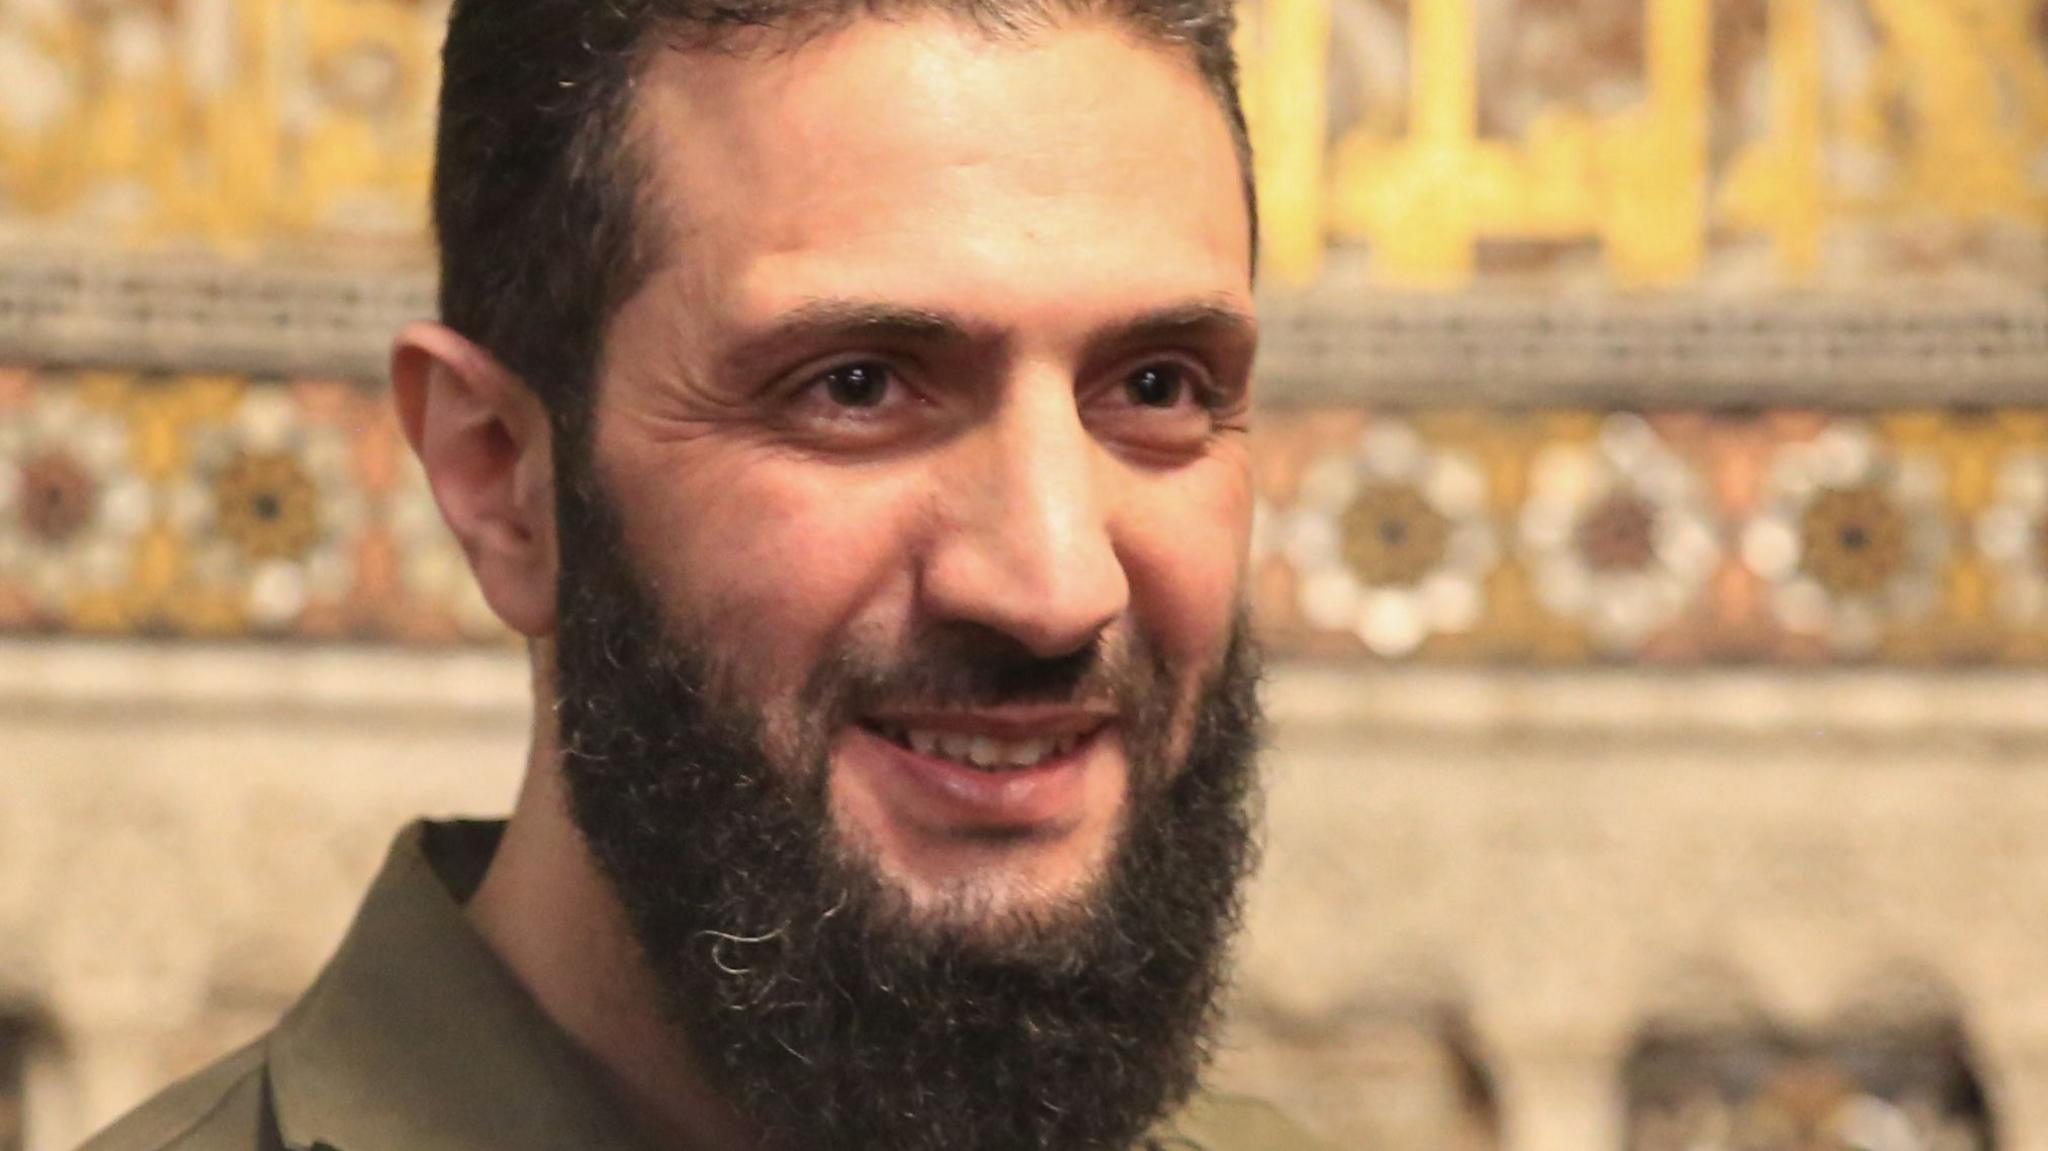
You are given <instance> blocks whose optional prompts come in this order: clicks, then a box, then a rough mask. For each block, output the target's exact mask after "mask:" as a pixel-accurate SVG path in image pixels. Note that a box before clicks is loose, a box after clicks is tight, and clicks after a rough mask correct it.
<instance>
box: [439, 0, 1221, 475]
mask: <svg viewBox="0 0 2048 1151" xmlns="http://www.w3.org/2000/svg"><path fill="white" fill-rule="evenodd" d="M923 12H936V13H943V14H946V15H949V16H952V17H955V18H957V19H960V20H962V21H965V22H967V23H969V24H971V25H972V26H974V27H976V28H978V29H980V30H982V31H984V32H985V33H986V34H988V35H990V36H991V37H1010V36H1027V35H1030V34H1032V33H1033V32H1035V31H1038V30H1042V29H1044V28H1047V27H1049V26H1051V24H1052V23H1053V22H1054V20H1055V19H1056V18H1058V17H1060V16H1099V17H1102V18H1106V19H1109V20H1112V21H1114V22H1116V23H1118V24H1120V25H1121V26H1123V27H1125V28H1127V29H1129V30H1131V31H1134V32H1136V33H1137V34H1139V35H1140V36H1142V37H1144V38H1146V39H1148V40H1151V41H1153V42H1157V43H1161V44H1167V45H1173V46H1177V47H1184V48H1186V49H1188V50H1189V51H1190V52H1191V53H1192V54H1193V57H1194V62H1195V64H1196V66H1197V68H1198V69H1199V70H1200V72H1201V75H1202V77H1203V79H1204V81H1205V82H1206V83H1207V84H1208V86H1209V87H1210V89H1211V90H1212V91H1213V92H1214V94H1215V96H1216V98H1217V101H1218V102H1219V103H1220V104H1221V106H1222V108H1223V112H1224V114H1225V117H1226V118H1227V119H1228V121H1229V125H1230V130H1231V133H1232V135H1233V138H1234V140H1235V142H1236V145H1237V152H1238V160H1239V163H1240V166H1241V168H1242V171H1243V173H1244V180H1245V194H1246V203H1247V206H1248V207H1251V208H1253V217H1252V218H1253V220H1254V224H1253V227H1254V247H1256V227H1257V224H1256V220H1257V215H1256V210H1255V206H1254V205H1253V200H1252V190H1251V145H1250V142H1249V138H1248V136H1247V133H1246V130H1245V120H1244V112H1243V109H1242V107H1241V105H1240V104H1239V101H1238V92H1237V59H1236V55H1235V53H1234V52H1233V50H1232V47H1231V33H1232V31H1233V29H1234V17H1233V14H1232V10H1231V0H456V3H455V5H454V10H453V12H452V13H451V15H450V17H449V25H448V38H447V42H446V46H445V47H444V48H443V50H442V79H441V102H440V117H439V123H438V132H437V137H436V143H435V150H434V199H433V210H434V232H435V236H436V239H437V241H438V243H439V246H440V254H441V287H440V304H441V318H442V321H443V322H444V323H446V324H448V325H449V326H450V327H452V328H454V329H455V330H456V331H458V332H461V333H462V334H463V335H464V336H466V337H468V338H469V339H471V340H474V341H475V342H476V343H478V344H480V345H482V346H483V347H484V348H486V349H487V350H489V351H490V352H491V354H492V355H493V356H495V357H496V358H497V359H498V361H499V362H500V363H502V364H503V365H505V367H506V368H508V369H510V370H511V371H512V372H514V373H516V374H517V375H518V376H520V377H521V378H522V379H523V380H525V381H526V383H527V386H529V387H531V388H532V389H533V390H534V391H535V393H536V394H537V395H538V396H539V397H540V399H541V402H542V403H543V404H544V405H545V406H546V407H547V410H548V413H549V416H550V419H551V420H552V421H553V423H554V426H555V428H556V433H557V435H558V437H559V436H561V435H563V434H565V433H566V434H569V435H572V436H576V437H578V438H580V436H581V433H582V432H583V431H584V430H586V421H587V420H588V418H589V413H590V409H591V407H592V403H591V392H592V390H593V388H594V385H595V381H596V378H597V374H598V371H599V369H600V366H601V360H602V356H603V346H604V333H605V329H606V327H607V326H608V325H609V323H610V320H611V318H612V316H613V314H614V313H615V312H616V311H617V310H618V308H619V307H620V306H621V305H622V304H623V303H624V302H625V301H626V300H627V299H628V298H630V297H631V296H632V295H633V294H634V293H635V292H637V291H638V290H639V289H640V287H641V285H642V283H644V281H645V279H646V277H647V275H648V274H649V273H650V271H651V270H652V267H653V264H654V260H655V255H656V252H657V251H658V246H657V243H656V239H657V237H652V236H649V235H648V234H647V230H646V227H645V225H644V222H643V221H640V220H638V219H637V218H636V215H637V213H636V210H635V209H636V206H637V205H638V203H639V200H640V196H641V190H642V188H643V187H644V184H645V180H646V175H647V169H646V165H645V163H644V162H643V160H642V158H640V157H637V156H636V155H635V154H634V150H633V149H632V148H631V147H630V141H629V139H628V137H627V131H626V126H627V124H628V123H629V121H630V119H631V116H632V99H633V88H634V81H635V79H636V76H637V74H638V72H639V69H640V67H641V65H642V63H643V62H644V61H645V59H646V58H647V56H648V55H649V52H648V49H649V46H650V45H653V44H655V43H656V42H657V40H658V41H659V44H660V45H661V46H664V47H666V46H674V47H680V48H685V49H692V50H719V49H726V48H730V47H732V46H733V45H735V44H736V43H737V42H738V40H739V38H740V37H741V36H743V35H747V34H750V33H751V34H756V35H758V34H760V33H763V32H765V33H768V34H771V35H779V36H783V37H786V38H788V39H789V40H790V41H791V42H800V41H801V40H802V39H805V38H809V37H812V36H816V35H819V34H822V33H826V32H829V31H831V30H833V29H836V28H838V27H841V26H843V25H844V24H845V23H847V22H849V21H851V20H854V19H856V18H859V17H862V16H878V17H889V16H896V15H915V14H919V13H923Z"/></svg>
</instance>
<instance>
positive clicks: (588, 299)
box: [92, 0, 1305, 1151]
mask: <svg viewBox="0 0 2048 1151" xmlns="http://www.w3.org/2000/svg"><path fill="white" fill-rule="evenodd" d="M1229 35H1230V17H1229V11H1228V8H1227V5H1226V4H1225V3H1224V0H901V2H900V3H887V2H881V0H858V2H842V0H601V2H599V0H463V2H460V3H458V4H457V5H456V9H455V12H454V14H453V17H452V21H451V27H450V30H449V36H448V41H447V48H446V55H445V74H444V89H443V93H442V104H441V121H440V139H439V146H438V154H437V158H436V159H437V168H436V184H435V218H436V225H437V233H438V236H439V240H440V244H441V249H442V257H443V289H442V292H443V298H442V307H443V315H444V319H445V326H441V325H431V324H428V325H419V326H416V327H413V328H411V329H410V330H408V331H406V332H405V333H403V334H402V335H401V337H400V338H399V340H398V344H397V348H396V350H395V353H394V356H393V375H394V380H395V390H396V394H397V399H398V404H399V408H400V411H401V414H402V417H403V423H404V426H405V429H406V432H407V434H408V436H409V438H410V439H411V441H412V443H413V446H414V447H415V449H416V450H417V452H418V454H419V457H420V459H421V461H422V463H423V464H424V466H425V468H426V471H427V474H428V476H429V478H430V479H431V481H432V485H433V490H434V493H435V496H436V498H437V500H438V501H439V504H440V506H441V509H442V512H443V514H444V515H445V517H446V519H447V521H448V523H449V525H450V526H451V527H452V528H453V530H454V532H455V534H456V535H457V536H458V537H459V538H460V540H461V542H462V544H463V546H464V548H465V549H466V552H467V554H468V557H469V559H470V562H471V564H472V566H473V568H474V570H475V573H476V576H477V579H478V580H479V582H480V584H481V586H482V589H483V592H484V594H485V596H486V597H487V598H488V600H489V601H490V603H491V605H492V607H493V608H494V609H495V610H496V612H497V613H498V614H499V615H500V616H501V617H502V618H503V619H504V620H505V621H506V623H508V624H509V625H510V626H512V627H513V628H515V629H517V630H518V631H519V632H520V633H522V634H523V635H525V636H526V637H528V639H529V641H530V650H531V653H532V660H533V668H534V684H535V692H536V696H537V698H538V700H539V701H540V703H541V706H538V707H537V708H536V721H535V729H534V735H533V752H532V759H531V762H530V764H529V770H528V776H527V780H526V784H525V788H524V791H523V793H522V795H521V797H520V799H519V802H518V805H517V808H516V811H515V813H514V815H513V816H512V818H511V820H510V822H509V824H508V825H506V826H504V827H503V828H502V829H501V828H499V827H497V826H495V825H453V824H451V825H421V826H419V827H416V828H414V829H413V830H411V831H409V832H408V833H407V834H406V835H405V836H403V837H402V838H401V839H400V841H399V843H398V845H397V847H396V848H395V849H394V851H393V854H392V859H391V862H390V863H389V864H388V865H387V869H386V872H385V874H384V876H383V877H382V878H381V879H380V880H379V881H378V883H377V885H376V887H375V888H374V889H373V890H372V892H371V894H370V896H369V899H368V901H367V902H366V904H365V906H364V909H363V911H362V913H361V915H360V917H359V918H358V921H357V923H356V925H355V927H354V928H353V930H352V932H351V934H350V937H349V939H348V940H347V941H346V942H345V943H344V944H343V946H342V949H341V951H340V953H339V955H338V956H337V957H336V959H335V960H334V962H333V964H332V965H331V966H330V968H329V969H328V971H327V972H326V973H325V974H324V975H323V976H322V978H321V980H320V982H319V983H318V984H317V985H316V986H315V987H314V989H313V990H312V991H311V992H310V993H309V994H308V995H307V997H306V998H305V999H304V1000H303V1001H302V1002H301V1003H300V1004H299V1005H298V1006H297V1007H295V1008H294V1009H293V1011H292V1012H291V1013H290V1014H289V1015H288V1016H287V1018H286V1019H285V1020H284V1021H283V1022H282V1023H281V1024H280V1025H279V1027H278V1028H277V1029H276V1030H275V1031H274V1032H273V1033H272V1034H271V1035H269V1036H267V1037H265V1038H264V1039H263V1040H261V1041H259V1042H258V1043H257V1044H255V1045H254V1046H253V1047H251V1048H250V1049H248V1050H246V1051H244V1052H242V1053H240V1054H238V1055H235V1056H233V1057H231V1058H230V1059H228V1060H227V1061H226V1062H224V1063H223V1064H221V1065H219V1066H218V1067H216V1068H214V1069H212V1070H211V1071H208V1072H206V1073H204V1074H202V1075H201V1076H199V1077H198V1078H197V1079H195V1080H192V1081H189V1082H188V1083H186V1084H183V1085H181V1086H180V1087H178V1088H175V1089H173V1090H172V1091H171V1092H170V1093H168V1094H167V1095H165V1096H164V1097H161V1098H159V1099H158V1100H156V1101H154V1102H152V1103H151V1104H149V1105H148V1106H146V1107H145V1108H144V1109H143V1110H142V1111H140V1112H138V1113H137V1114H136V1115H134V1116H131V1117H130V1118H129V1119H127V1120H125V1121H124V1122H123V1123H122V1124H121V1125H119V1126H117V1127H116V1128H115V1129H114V1130H113V1131H112V1132H110V1133H109V1134H107V1135H105V1136H102V1137H101V1139H100V1140H99V1141H97V1142H96V1143H95V1144H93V1145H92V1146H93V1147H94V1148H95V1149H96V1151H123V1149H128V1148H162V1147H177V1148H191V1149H195V1151H196V1149H201V1148H229V1147H235V1148H242V1147H251V1146H263V1147H289V1148H295V1149H310V1148H329V1149H333V1151H410V1149H414V1148H450V1149H457V1148H460V1149H468V1148H475V1149H477V1151H483V1149H485V1148H492V1149H499V1151H502V1149H505V1148H514V1149H518V1148H532V1149H534V1151H541V1149H542V1148H561V1147H571V1146H574V1147H600V1146H601V1147H620V1148H624V1147H642V1148H666V1149H673V1151H742V1149H744V1151H794V1149H818V1148H850V1149H871V1151H884V1149H887V1151H940V1149H945V1151H962V1149H989V1151H999V1149H1004V1148H1042V1149H1060V1151H1067V1149H1073V1151H1088V1149H1105V1151H1107V1149H1122V1148H1131V1147H1139V1146H1157V1147H1168V1146H1172V1147H1189V1146H1194V1147H1207V1148H1213V1149H1216V1151H1226V1149H1233V1148H1247V1149H1249V1148H1262V1149H1263V1148H1281V1147H1296V1146H1303V1145H1305V1144H1304V1143H1303V1141H1301V1140H1300V1138H1299V1137H1298V1136H1297V1135H1296V1134H1295V1133H1294V1132H1292V1131H1291V1130H1290V1129H1289V1128H1287V1127H1286V1126H1285V1125H1284V1124H1282V1123H1281V1122H1280V1121H1279V1120H1278V1119H1277V1118H1275V1117H1273V1116H1272V1115H1271V1113H1270V1112H1267V1111H1264V1110H1262V1109H1259V1108H1257V1107H1254V1106H1250V1105H1246V1104H1240V1103H1232V1102H1228V1101H1221V1100H1216V1099H1211V1098H1208V1097H1204V1096H1200V1095H1199V1094H1198V1093H1197V1092H1196V1080H1197V1076H1198V1073H1199V1071H1200V1069H1201V1066H1202V1062H1203V1054H1204V1050H1205V1044H1206V1043H1207V1041H1208V1039H1209V1036H1210V1032H1211V1029H1212V1025H1213V1023H1214V1017H1215V1013H1216V999H1217V994H1218V990H1219V986H1220V984H1221V972H1222V970H1223V960H1224V952H1225V945H1226V943H1227V940H1228V937H1229V935H1230V932H1231V930H1232V928H1233V926H1234V922H1235V917H1236V911H1237V901H1238V888H1239V885H1240V880H1241V878H1242V874H1243V872H1244V870H1245V868H1246V865H1247V860H1248V856H1249V854H1250V839H1251V833H1250V817H1249V815H1248V813H1247V806H1248V801H1249V794H1250V791H1251V779H1250V762H1251V756H1252V750H1253V745H1254V744H1255V742H1256V730H1255V729H1256V726H1257V715H1256V712H1257V709H1256V704H1255V701H1254V698H1253V687H1254V679H1255V677H1256V671H1255V669H1254V666H1253V663H1254V661H1253V657H1252V654H1251V650H1250V646H1249V644H1248V642H1247V640H1246V637H1245V634H1244V627H1243V623H1242V611H1241V600H1242V590H1243V589H1242V586H1241V585H1242V580H1243V574H1244V556H1245V551H1246V545H1247V536H1248V529H1249V522H1248V521H1249V516H1250V504H1251V493H1250V483H1249V475H1248V463H1247V456H1246V447H1245V443H1244V423H1245V417H1246V411H1247V406H1248V396H1247V386H1248V379H1249V373H1250V368H1251V360H1252V352H1253V345H1254V321H1253V314H1252V300H1251V287H1250V282H1251V264H1252V250H1253V243H1254V239H1253V228H1252V212H1251V207H1250V203H1249V200H1250V196H1249V182H1248V176H1247V164H1248V155H1247V154H1248V148H1247V145H1246V143H1245V136H1244V126H1243V119H1242V116H1241V114H1240V113H1239V110H1238V105H1237V98H1236V94H1235V89H1234V84H1235V77H1234V64H1233V62H1232V58H1231V55H1230V47H1229Z"/></svg>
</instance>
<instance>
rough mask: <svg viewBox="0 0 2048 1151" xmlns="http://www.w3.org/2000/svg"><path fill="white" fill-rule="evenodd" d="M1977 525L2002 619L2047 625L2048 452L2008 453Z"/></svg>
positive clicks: (2032, 625)
mask: <svg viewBox="0 0 2048 1151" xmlns="http://www.w3.org/2000/svg"><path fill="white" fill-rule="evenodd" d="M1976 526H1977V549H1978V550H1979V551H1980V552H1982V553H1983V554H1984V557H1985V559H1987V560H1988V561H1990V564H1991V567H1992V570H1993V572H1994V575H1995V579H1996V584H1995V588H1996V590H1995V591H1994V593H1993V595H1994V603H1995V605H1996V608H1997V610H1998V612H1999V614H2000V615H2001V617H2002V618H2003V619H2004V621H2005V622H2006V623H2009V624H2011V625H2014V626H2017V627H2021V628H2039V627H2042V626H2043V625H2048V451H2029V452H2017V453H2014V454H2013V455H2011V456H2009V457H2007V459H2006V461H2005V464H2004V466H2003V467H2002V468H2001V469H2000V471H1999V475H1998V481H1997V485H1996V487H1995V488H1994V491H1993V496H1992V503H1991V505H1990V506H1989V507H1987V508H1985V509H1984V510H1983V511H1982V512H1981V513H1979V515H1978V517H1977V525H1976Z"/></svg>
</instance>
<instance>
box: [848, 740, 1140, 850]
mask: <svg viewBox="0 0 2048 1151" xmlns="http://www.w3.org/2000/svg"><path fill="white" fill-rule="evenodd" d="M1108 742H1109V741H1107V740H1105V739H1104V738H1103V734H1102V732H1100V731H1097V732H1095V733H1094V734H1092V735H1089V736H1087V737H1085V738H1083V739H1082V740H1081V741H1080V742H1079V743H1077V744H1075V745H1074V746H1073V747H1072V748H1071V749H1069V750H1068V751H1066V752H1065V753H1064V754H1061V755H1056V756H1053V757H1051V758H1049V759H1046V760H1042V761H1040V762H1039V763H1036V764H1034V765H1032V766H1030V767H1021V768H1007V769H1004V770H1001V771H979V770H976V769H975V768H972V767H965V766H962V765H961V764H960V763H958V762H956V761H954V760H950V759H942V758H939V757H938V756H931V755H924V754H921V753H919V752H915V751H912V750H910V749H909V748H906V747H902V746H900V745H898V744H896V743H893V742H891V741H889V740H887V739H884V738H882V737H881V736H879V735H876V734H875V733H874V732H872V731H869V730H867V729H866V728H860V727H856V728H854V729H853V730H852V734H851V736H850V738H849V739H848V740H847V741H846V742H845V743H844V744H842V754H844V755H845V756H846V760H847V766H851V767H854V768H855V769H856V770H858V769H860V768H862V767H871V768H873V769H876V770H875V771H874V775H873V778H874V779H875V781H876V783H877V784H878V785H879V789H880V790H881V791H882V792H883V794H884V795H885V796H886V797H887V798H889V799H890V800H892V801H893V803H894V805H895V806H896V807H897V808H898V810H899V811H901V812H902V814H904V815H905V816H907V817H908V818H910V819H911V820H912V821H914V822H915V823H917V824H920V825H923V826H925V827H927V828H928V829H931V830H960V831H1007V832H1020V833H1029V832H1034V831H1046V832H1054V831H1057V830H1059V829H1060V828H1061V827H1063V826H1065V825H1069V824H1071V823H1074V822H1077V821H1078V820H1079V819H1080V817H1081V815H1082V814H1083V812H1082V807H1083V804H1084V801H1085V800H1086V798H1087V782H1088V778H1087V777H1088V772H1089V770H1090V768H1091V765H1092V764H1093V763H1094V762H1095V761H1096V760H1097V759H1098V757H1101V756H1103V755H1105V754H1107V751H1108V747H1107V744H1108Z"/></svg>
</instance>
